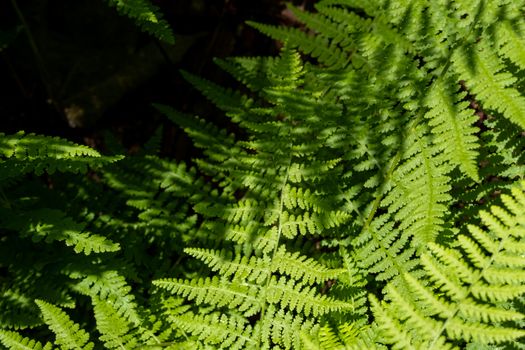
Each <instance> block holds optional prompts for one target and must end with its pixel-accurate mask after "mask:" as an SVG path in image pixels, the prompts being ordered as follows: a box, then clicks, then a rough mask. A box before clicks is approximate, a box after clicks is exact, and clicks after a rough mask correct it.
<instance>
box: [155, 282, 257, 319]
mask: <svg viewBox="0 0 525 350" xmlns="http://www.w3.org/2000/svg"><path fill="white" fill-rule="evenodd" d="M153 284H154V285H155V286H157V287H160V288H163V289H166V290H167V291H169V292H171V293H173V294H180V295H181V296H183V297H185V298H188V299H189V300H195V302H196V303H197V304H198V305H199V304H203V303H206V304H213V305H217V306H218V307H223V306H228V307H231V308H235V309H237V310H239V311H240V312H242V313H243V314H244V315H246V316H251V315H253V314H255V313H256V312H257V311H259V310H260V308H261V301H260V300H259V299H258V298H257V291H258V289H257V288H256V286H253V285H249V284H246V283H243V284H241V283H232V282H229V281H226V280H221V279H219V278H218V277H213V278H205V279H198V280H191V281H185V280H175V279H161V280H156V281H153Z"/></svg>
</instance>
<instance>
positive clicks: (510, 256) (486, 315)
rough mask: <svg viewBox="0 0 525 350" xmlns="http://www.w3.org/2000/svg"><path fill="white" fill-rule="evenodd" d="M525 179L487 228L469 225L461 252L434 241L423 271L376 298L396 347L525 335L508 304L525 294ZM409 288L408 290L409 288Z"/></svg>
mask: <svg viewBox="0 0 525 350" xmlns="http://www.w3.org/2000/svg"><path fill="white" fill-rule="evenodd" d="M524 189H525V183H524V182H521V183H519V184H518V185H517V186H515V187H513V188H512V195H507V194H503V195H501V200H502V202H503V203H504V208H502V207H499V206H492V207H491V210H490V212H487V211H481V212H480V217H481V221H482V224H483V226H482V227H480V226H476V225H469V226H468V232H466V233H464V234H461V235H459V236H458V237H457V238H456V245H455V247H457V248H455V249H451V248H447V247H444V246H442V245H439V244H435V243H430V244H428V246H427V247H428V252H426V253H424V254H423V255H422V256H421V259H420V261H421V265H422V268H423V271H424V272H423V275H422V276H420V277H416V276H414V275H412V274H405V275H404V276H403V279H404V283H405V284H406V286H405V288H404V289H400V288H398V287H396V286H394V285H388V286H387V287H386V289H385V293H386V297H387V298H388V302H383V303H379V302H378V301H377V299H376V298H375V297H373V296H371V301H372V304H373V309H374V315H375V316H376V320H377V323H378V325H379V327H380V328H381V330H382V332H384V335H385V337H386V339H387V340H388V342H389V343H390V344H395V347H396V348H406V349H408V348H414V349H416V348H429V349H433V348H436V349H442V348H443V349H445V348H453V345H454V341H458V340H463V341H465V342H467V343H468V342H475V343H477V344H487V345H489V344H498V343H505V342H508V341H511V340H516V339H519V338H520V337H523V336H525V331H524V330H523V329H520V328H519V326H517V324H514V322H516V321H520V320H522V319H523V318H525V314H524V313H523V310H520V309H515V308H513V307H512V305H513V304H508V302H509V301H512V300H515V299H516V298H518V297H520V296H521V295H523V294H524V293H525V273H524V271H525V257H524V255H523V252H524V248H525V246H524V245H523V244H524V243H523V242H524V237H525V228H524V226H523V218H524V217H525V192H524ZM407 291H408V292H407Z"/></svg>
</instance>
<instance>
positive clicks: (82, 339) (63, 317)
mask: <svg viewBox="0 0 525 350" xmlns="http://www.w3.org/2000/svg"><path fill="white" fill-rule="evenodd" d="M36 303H37V305H38V307H39V308H40V310H41V311H42V316H43V318H44V322H45V323H46V324H47V325H48V326H49V328H50V329H51V330H52V331H53V333H55V335H56V341H55V342H56V344H58V345H60V346H61V347H62V348H64V349H93V343H91V342H89V335H88V334H87V333H86V332H85V331H84V330H82V329H80V327H79V326H78V325H77V324H76V323H74V322H73V321H71V319H70V318H69V316H68V315H67V314H66V313H65V312H64V311H62V310H60V308H58V307H56V306H54V305H52V304H49V303H47V302H45V301H42V300H37V301H36Z"/></svg>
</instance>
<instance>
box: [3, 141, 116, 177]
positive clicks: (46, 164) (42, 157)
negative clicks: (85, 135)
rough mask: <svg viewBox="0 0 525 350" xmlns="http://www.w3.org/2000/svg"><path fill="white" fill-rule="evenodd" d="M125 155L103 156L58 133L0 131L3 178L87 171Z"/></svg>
mask: <svg viewBox="0 0 525 350" xmlns="http://www.w3.org/2000/svg"><path fill="white" fill-rule="evenodd" d="M120 158H121V157H119V156H114V157H107V156H101V155H100V153H99V152H97V151H95V150H93V149H91V148H89V147H87V146H82V145H77V144H75V143H73V142H69V141H66V140H63V139H60V138H57V137H46V136H39V135H35V134H25V133H23V132H19V133H17V134H13V135H5V134H0V179H2V180H5V179H8V178H16V177H19V176H22V175H24V174H27V173H29V172H35V173H36V174H37V175H40V174H42V173H43V172H44V171H45V172H48V173H54V172H55V171H60V172H74V173H78V172H84V171H86V169H87V168H88V167H100V166H101V165H104V164H108V163H112V162H115V161H117V160H119V159H120Z"/></svg>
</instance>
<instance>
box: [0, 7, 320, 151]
mask: <svg viewBox="0 0 525 350" xmlns="http://www.w3.org/2000/svg"><path fill="white" fill-rule="evenodd" d="M152 2H153V3H154V4H155V5H157V6H158V7H159V8H160V10H161V12H162V13H163V15H164V18H165V19H166V20H167V21H168V22H169V23H170V25H171V27H172V29H173V32H174V34H175V45H168V44H166V43H162V42H159V41H158V40H157V39H155V38H154V37H152V36H150V35H148V34H145V33H143V32H142V31H141V30H140V28H138V27H137V26H136V25H135V24H134V22H133V21H132V20H131V19H129V18H127V17H123V16H120V15H119V14H118V13H117V11H116V9H114V8H112V7H110V6H109V5H108V4H107V2H105V1H104V0H74V1H72V0H17V1H15V0H4V1H0V32H2V33H3V34H4V35H12V37H13V39H12V41H11V42H10V44H9V45H8V46H7V47H6V48H4V49H3V50H1V51H0V77H1V79H0V118H1V124H0V125H1V126H0V131H1V132H4V133H13V132H17V131H19V130H24V131H26V132H34V133H38V134H45V135H52V136H60V137H64V138H67V139H69V140H72V141H75V142H79V143H84V144H87V145H89V146H92V147H95V148H97V149H99V150H102V151H104V149H105V147H106V145H105V142H106V138H107V135H108V134H111V135H114V136H115V138H116V139H117V140H118V141H119V142H121V143H122V144H123V145H124V147H125V148H126V150H127V152H130V153H133V152H134V151H136V150H137V149H138V148H140V145H142V144H143V143H144V142H145V141H146V140H147V139H149V138H150V137H151V135H153V133H154V132H155V130H157V129H158V128H159V127H160V126H162V127H163V128H162V133H163V137H162V148H161V153H162V154H163V155H165V156H170V157H175V158H177V159H181V160H182V159H188V158H190V157H192V153H193V151H192V147H191V143H190V141H189V140H188V139H187V138H186V137H185V136H184V135H183V133H181V132H180V130H177V128H176V127H175V126H173V125H172V124H170V123H169V122H167V120H166V118H165V117H163V116H162V115H161V114H160V113H158V112H157V111H156V110H155V109H154V108H153V107H152V106H151V104H152V103H163V104H167V105H170V106H172V107H174V108H176V109H178V110H181V111H184V112H187V113H197V114H199V115H201V116H203V117H206V118H208V119H210V120H211V121H213V122H215V123H218V124H219V125H221V126H223V127H229V126H228V122H227V121H226V120H225V119H224V117H222V116H221V113H220V112H219V111H217V110H216V109H214V107H213V106H211V105H210V104H209V103H208V102H207V101H206V99H205V98H204V97H202V96H201V95H200V94H199V92H197V91H196V90H194V89H192V88H191V86H190V85H189V84H188V83H187V82H186V81H185V80H183V79H182V76H181V74H180V72H179V71H180V69H184V70H187V71H189V72H191V73H193V74H196V75H199V76H202V77H204V78H206V79H209V80H212V81H214V82H217V83H219V84H222V85H225V86H235V82H233V80H232V79H231V78H230V77H229V76H228V75H227V74H226V73H224V72H222V71H221V70H220V69H219V68H218V67H216V66H215V65H214V63H213V58H214V57H220V58H223V57H228V56H259V55H274V54H277V53H278V49H279V43H277V42H275V41H273V40H271V39H269V38H267V37H265V36H264V35H262V34H260V33H258V32H257V31H255V30H254V29H252V28H251V27H249V26H247V25H246V24H245V21H247V20H253V21H258V22H263V23H270V24H276V25H289V26H298V25H299V24H298V23H297V22H296V21H295V20H294V18H293V16H292V15H291V14H290V13H289V11H287V10H286V5H285V2H284V1H282V0H252V1H249V0H157V1H155V0H153V1H152ZM313 2H314V0H299V1H293V3H294V5H296V6H300V7H303V8H306V9H312V7H313V5H312V3H313ZM15 6H17V7H18V9H19V11H18V13H17V11H16V10H15ZM23 21H25V22H26V24H27V28H28V29H29V31H30V32H31V36H32V39H33V44H34V45H32V44H31V40H29V38H28V35H27V34H26V32H25V29H24V28H23V27H22V23H23ZM17 28H18V30H17ZM105 135H106V136H105Z"/></svg>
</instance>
